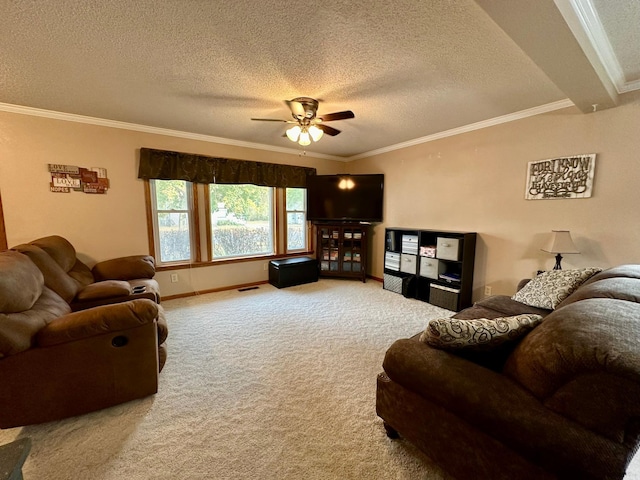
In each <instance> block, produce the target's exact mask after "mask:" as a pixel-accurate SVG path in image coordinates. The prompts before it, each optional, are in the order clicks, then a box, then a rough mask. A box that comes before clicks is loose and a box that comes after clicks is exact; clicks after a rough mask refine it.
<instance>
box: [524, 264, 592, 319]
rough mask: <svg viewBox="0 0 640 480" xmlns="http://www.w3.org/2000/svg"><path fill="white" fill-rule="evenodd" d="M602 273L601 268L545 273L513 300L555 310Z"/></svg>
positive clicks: (530, 282)
mask: <svg viewBox="0 0 640 480" xmlns="http://www.w3.org/2000/svg"><path fill="white" fill-rule="evenodd" d="M601 271H602V269H601V268H581V269H577V270H551V271H548V272H543V273H541V274H540V275H538V276H536V277H535V278H532V279H531V280H530V281H529V283H527V284H526V285H525V286H524V287H522V289H520V291H518V293H516V294H515V295H514V296H513V297H511V298H512V299H513V300H515V301H517V302H520V303H524V304H525V305H530V306H532V307H538V308H546V309H548V310H553V309H555V308H556V307H557V306H558V304H559V303H560V302H562V301H563V300H564V299H565V298H567V297H568V296H569V295H571V294H572V293H573V292H574V291H575V290H576V289H577V288H578V287H579V286H580V285H582V284H583V283H584V282H585V281H587V280H588V279H589V278H591V277H592V276H593V275H595V274H596V273H598V272H601Z"/></svg>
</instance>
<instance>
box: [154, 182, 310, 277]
mask: <svg viewBox="0 0 640 480" xmlns="http://www.w3.org/2000/svg"><path fill="white" fill-rule="evenodd" d="M152 181H153V179H145V180H144V184H145V201H146V211H147V233H148V237H149V252H150V255H152V256H153V257H154V258H155V259H156V270H157V271H163V270H177V269H181V268H185V267H207V266H213V265H224V264H230V263H243V262H252V261H258V260H264V259H269V258H282V257H288V256H298V255H302V254H309V255H311V254H314V252H313V250H312V243H311V242H312V235H311V230H312V228H313V227H312V225H311V224H310V222H309V221H308V220H307V221H306V250H295V251H290V252H288V251H287V249H286V242H287V238H286V234H287V232H286V218H285V219H284V221H283V219H282V217H283V212H285V213H284V215H285V217H286V203H285V195H286V194H285V188H284V187H271V188H272V189H273V190H272V191H273V194H272V209H273V211H272V224H273V231H272V235H273V247H274V253H272V254H264V255H260V254H258V255H251V256H246V257H245V256H243V257H225V258H217V259H216V258H213V256H212V254H213V252H212V248H213V246H212V239H211V228H210V222H211V220H210V219H211V207H210V192H209V188H208V184H200V183H191V185H192V199H193V202H192V208H193V215H192V221H193V222H194V224H193V227H192V232H193V234H192V238H191V241H192V242H193V243H194V244H195V245H193V247H192V248H194V250H193V251H194V252H195V258H194V259H192V260H191V261H178V262H171V263H161V262H160V261H159V256H158V254H157V252H156V242H157V240H155V238H156V230H157V227H155V226H154V223H153V217H154V214H155V213H154V209H153V203H152V202H154V201H155V200H154V199H153V198H152V194H153V192H152V188H151V182H152ZM300 188H303V187H300ZM305 207H306V205H305ZM305 218H306V215H305Z"/></svg>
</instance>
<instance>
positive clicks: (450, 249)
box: [436, 237, 460, 260]
mask: <svg viewBox="0 0 640 480" xmlns="http://www.w3.org/2000/svg"><path fill="white" fill-rule="evenodd" d="M437 243H438V244H437V246H436V256H437V258H441V259H443V260H459V259H460V239H458V238H449V237H438V242H437Z"/></svg>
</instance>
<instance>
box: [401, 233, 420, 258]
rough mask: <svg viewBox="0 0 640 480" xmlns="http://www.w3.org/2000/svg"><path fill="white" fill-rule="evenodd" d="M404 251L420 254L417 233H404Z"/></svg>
mask: <svg viewBox="0 0 640 480" xmlns="http://www.w3.org/2000/svg"><path fill="white" fill-rule="evenodd" d="M402 253H408V254H410V255H417V254H418V236H417V235H402Z"/></svg>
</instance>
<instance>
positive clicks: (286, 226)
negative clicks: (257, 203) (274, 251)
mask: <svg viewBox="0 0 640 480" xmlns="http://www.w3.org/2000/svg"><path fill="white" fill-rule="evenodd" d="M289 188H292V189H293V188H296V189H300V190H306V189H305V188H302V187H285V188H283V189H282V194H283V196H284V202H283V204H284V208H283V212H284V221H283V224H284V250H285V252H286V253H300V252H307V251H309V233H310V232H309V230H310V229H309V220H307V195H306V191H305V192H304V194H303V196H302V203H303V210H289V209H288V208H287V190H289ZM289 213H302V215H303V216H304V222H303V223H302V225H303V229H302V230H303V233H304V246H303V247H302V248H289Z"/></svg>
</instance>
